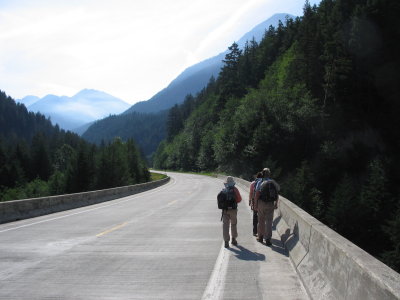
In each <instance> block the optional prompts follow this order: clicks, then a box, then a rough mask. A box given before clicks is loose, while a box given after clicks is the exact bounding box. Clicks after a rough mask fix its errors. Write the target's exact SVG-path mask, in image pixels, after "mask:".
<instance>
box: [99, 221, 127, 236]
mask: <svg viewBox="0 0 400 300" xmlns="http://www.w3.org/2000/svg"><path fill="white" fill-rule="evenodd" d="M126 224H128V222H124V223H122V224H119V225H117V226H115V227H113V228H111V229H108V230H106V231H103V232H101V233H99V234H97V235H96V236H97V237H100V236H103V235H105V234H107V233H110V232H113V231H114V230H117V229H120V228H122V227H124V226H126Z"/></svg>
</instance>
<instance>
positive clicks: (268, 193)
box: [260, 179, 279, 202]
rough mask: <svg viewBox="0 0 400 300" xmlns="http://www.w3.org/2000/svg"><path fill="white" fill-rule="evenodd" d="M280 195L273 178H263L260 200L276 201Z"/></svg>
mask: <svg viewBox="0 0 400 300" xmlns="http://www.w3.org/2000/svg"><path fill="white" fill-rule="evenodd" d="M278 197H279V195H278V191H277V189H276V186H275V184H274V183H273V182H272V180H271V179H267V180H263V182H261V187H260V200H261V201H263V202H274V201H277V200H278Z"/></svg>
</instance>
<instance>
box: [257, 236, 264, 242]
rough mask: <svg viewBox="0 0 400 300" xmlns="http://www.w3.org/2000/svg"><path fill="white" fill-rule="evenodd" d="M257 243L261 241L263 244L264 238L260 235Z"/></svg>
mask: <svg viewBox="0 0 400 300" xmlns="http://www.w3.org/2000/svg"><path fill="white" fill-rule="evenodd" d="M257 241H259V242H260V243H262V242H263V236H262V235H260V236H259V237H258V238H257Z"/></svg>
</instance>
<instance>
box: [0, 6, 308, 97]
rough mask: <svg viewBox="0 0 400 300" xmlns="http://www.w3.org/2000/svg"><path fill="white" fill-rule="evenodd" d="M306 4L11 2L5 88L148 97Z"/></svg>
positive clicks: (14, 92) (2, 34) (0, 67)
mask: <svg viewBox="0 0 400 300" xmlns="http://www.w3.org/2000/svg"><path fill="white" fill-rule="evenodd" d="M302 6H303V4H301V3H300V2H299V0H286V1H273V0H251V1H242V0H192V1H187V0H174V1H163V0H135V1H129V0H113V1H108V0H80V1H78V0H69V1H67V0H65V1H50V0H36V1H28V0H14V1H11V0H3V1H0V44H1V47H0V89H1V90H4V91H5V92H6V93H8V94H10V95H11V96H13V97H15V98H21V97H23V96H25V95H37V96H44V95H46V94H50V93H52V94H56V95H68V96H72V95H73V94H75V93H77V92H78V91H79V90H81V89H83V88H93V89H98V90H103V91H105V92H107V93H109V94H112V95H114V96H116V97H119V98H121V99H124V100H125V101H128V102H131V103H133V102H136V101H140V100H147V99H149V98H150V97H151V96H153V95H154V94H155V93H157V92H158V91H160V90H161V89H162V88H164V87H165V86H166V85H168V84H169V82H170V81H172V80H173V79H174V78H175V77H176V76H177V75H178V74H179V73H180V72H181V71H183V69H184V68H186V67H188V66H190V65H191V64H193V63H196V62H198V61H201V60H203V59H205V58H208V57H210V56H213V55H216V54H218V53H219V52H221V51H224V50H225V49H226V48H227V47H228V46H229V45H230V44H231V43H232V42H233V41H234V40H238V39H239V38H240V37H241V35H243V34H244V33H245V32H247V31H248V30H250V29H251V28H252V27H254V26H255V25H257V24H258V23H260V22H262V21H264V20H265V19H267V18H268V17H270V16H271V15H272V14H274V13H277V12H288V13H292V14H300V13H301V8H302ZM286 8H287V10H286ZM295 10H296V11H295Z"/></svg>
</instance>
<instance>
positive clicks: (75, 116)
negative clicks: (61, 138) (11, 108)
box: [17, 89, 130, 131]
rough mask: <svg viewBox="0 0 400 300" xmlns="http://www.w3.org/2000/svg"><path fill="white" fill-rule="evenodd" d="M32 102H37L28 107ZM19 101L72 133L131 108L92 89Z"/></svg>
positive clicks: (119, 100)
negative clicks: (73, 93) (83, 126)
mask: <svg viewBox="0 0 400 300" xmlns="http://www.w3.org/2000/svg"><path fill="white" fill-rule="evenodd" d="M29 97H30V98H29ZM32 97H33V98H32ZM30 100H35V101H32V103H33V104H31V105H27V104H28V103H29V101H30ZM17 101H18V102H21V103H24V104H25V105H26V106H27V108H28V110H30V111H33V112H40V113H42V114H44V115H45V116H48V117H50V119H51V121H52V123H53V124H58V125H59V126H60V127H61V128H63V129H67V130H72V131H74V130H75V129H76V128H78V127H81V126H82V125H84V124H87V123H90V122H93V121H95V120H98V119H102V118H104V117H106V116H108V115H110V114H120V113H122V112H123V111H125V110H126V109H127V108H129V106H130V105H129V104H128V103H126V102H124V101H123V100H121V99H119V98H116V97H114V96H111V95H109V94H107V93H104V92H100V91H96V90H90V89H84V90H82V91H80V92H79V93H77V94H76V95H74V96H72V97H67V96H56V95H47V96H45V97H43V98H41V99H39V98H38V97H34V96H28V97H25V98H23V99H21V100H17Z"/></svg>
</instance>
